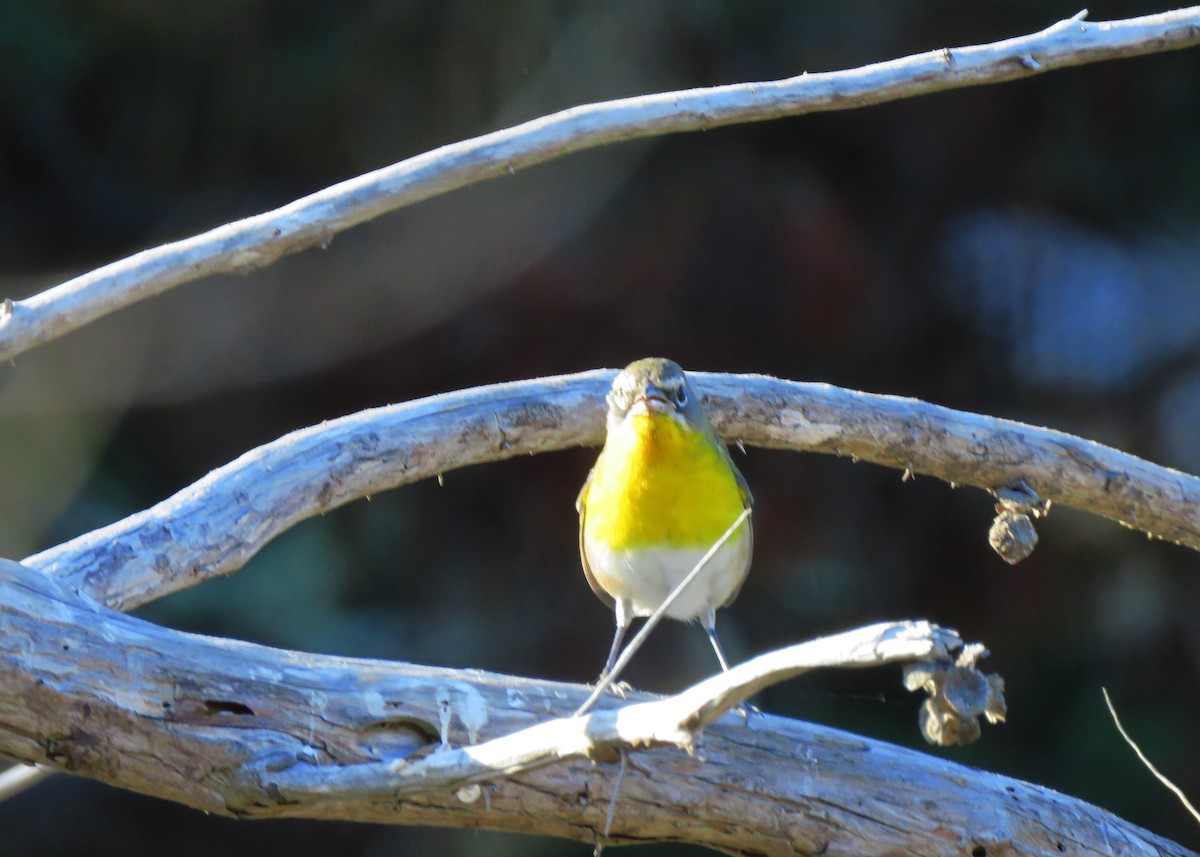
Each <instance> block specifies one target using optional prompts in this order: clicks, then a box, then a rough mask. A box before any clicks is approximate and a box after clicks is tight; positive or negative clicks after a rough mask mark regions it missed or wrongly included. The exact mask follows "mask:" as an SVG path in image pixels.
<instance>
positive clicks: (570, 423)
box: [25, 370, 1200, 610]
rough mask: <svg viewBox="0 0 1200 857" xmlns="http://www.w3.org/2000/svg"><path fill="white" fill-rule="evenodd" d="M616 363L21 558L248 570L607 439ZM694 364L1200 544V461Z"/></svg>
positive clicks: (396, 418) (301, 451) (316, 435)
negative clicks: (276, 551) (341, 526)
mask: <svg viewBox="0 0 1200 857" xmlns="http://www.w3.org/2000/svg"><path fill="white" fill-rule="evenodd" d="M614 374H615V372H614V371H613V370H595V371H591V372H583V373H580V374H577V375H563V376H558V377H554V378H541V379H536V380H533V381H520V382H513V383H508V384H496V385H493V386H488V387H476V388H472V389H469V390H463V391H459V392H455V393H446V394H443V395H440V396H432V397H430V398H427V399H419V400H416V401H413V402H408V403H405V404H401V405H391V406H388V407H384V408H377V409H373V410H368V411H362V412H360V413H357V414H353V415H351V416H348V417H343V418H342V419H338V420H333V421H330V422H327V423H322V424H321V425H319V426H314V427H312V428H308V429H303V430H301V431H297V432H293V433H292V434H289V435H285V436H284V437H282V438H280V439H278V440H276V441H273V442H272V443H268V444H266V445H265V446H261V447H258V448H257V449H254V450H251V451H250V452H247V453H246V454H245V455H243V456H241V457H240V458H238V459H236V460H234V461H233V462H231V463H229V464H227V465H225V466H224V467H222V468H220V469H218V470H215V471H213V472H212V473H210V474H209V475H208V476H206V477H204V478H203V479H201V480H200V481H199V482H196V483H195V484H193V485H191V486H190V487H188V488H185V489H183V490H182V491H180V492H179V493H177V494H175V495H174V496H173V497H170V498H168V499H166V500H164V501H163V502H161V503H159V504H157V505H156V506H153V507H151V508H150V509H147V510H145V511H143V512H139V513H137V514H135V515H131V516H129V517H128V518H125V519H124V520H122V521H118V522H116V523H114V524H111V525H109V526H107V527H103V528H102V529H99V530H95V531H93V532H91V533H87V534H85V535H82V536H79V537H78V538H75V539H72V540H71V541H68V542H65V543H63V544H61V545H58V546H57V547H54V548H50V549H49V550H46V551H43V552H42V553H39V554H36V555H34V556H31V557H29V558H28V559H26V560H25V563H26V564H27V565H29V566H32V567H34V568H38V569H41V570H43V571H47V572H50V573H53V574H55V575H57V576H58V577H59V578H60V579H61V580H62V581H63V582H64V583H66V584H67V585H69V586H71V587H72V588H73V589H75V590H76V591H78V592H81V593H82V594H84V595H86V596H88V597H90V598H93V599H95V600H97V601H100V602H102V603H104V604H107V605H108V606H110V607H114V608H117V609H122V610H124V609H129V608H131V607H134V606H136V605H138V604H143V603H145V602H146V601H150V600H153V599H154V598H157V597H159V596H160V595H164V594H166V593H168V592H173V591H175V590H177V589H182V588H186V587H188V586H192V585H194V584H196V583H199V582H200V581H202V580H205V579H207V578H208V577H211V576H214V575H218V574H228V573H230V572H232V571H236V570H237V569H239V568H241V567H242V565H244V564H245V563H246V562H247V561H248V560H249V559H250V558H251V557H252V556H254V554H255V553H257V552H258V551H259V550H260V549H261V548H262V547H263V545H265V544H266V543H267V542H269V541H270V540H271V539H272V538H274V537H275V536H277V535H279V533H281V532H283V531H284V530H286V529H288V528H289V527H291V526H292V525H294V524H296V523H298V522H299V521H302V520H304V519H305V518H308V517H311V516H313V515H317V514H321V513H324V512H326V511H328V510H330V509H333V508H335V507H337V506H340V505H343V504H345V503H348V502H350V501H351V500H355V499H358V498H360V497H365V496H368V495H371V494H375V493H378V492H380V491H383V490H386V489H388V488H395V487H398V486H400V485H405V484H407V483H409V482H415V481H417V480H419V479H425V478H428V477H430V476H436V475H437V474H439V473H442V472H444V471H447V470H452V469H454V468H456V467H463V466H466V465H468V464H480V463H482V462H485V461H496V460H500V459H505V458H511V457H513V456H516V455H526V454H532V453H537V452H548V451H551V450H557V449H564V448H567V447H572V446H578V445H584V446H587V445H597V444H599V443H600V442H601V441H602V440H603V436H604V413H605V405H604V396H605V393H606V392H607V390H608V387H609V385H610V384H611V382H612V378H613V376H614ZM689 374H690V376H691V378H692V380H693V382H694V383H695V384H696V386H697V387H698V388H699V390H700V392H701V393H702V395H703V396H704V398H705V405H706V408H707V410H708V411H709V413H710V415H711V417H712V419H713V423H714V425H715V426H716V427H717V429H718V430H719V431H720V432H721V433H722V434H723V435H724V436H725V437H726V438H728V439H730V440H734V439H737V440H741V441H743V442H745V443H747V444H750V445H754V446H762V447H768V448H773V449H792V450H797V451H807V452H824V453H832V454H836V455H843V456H850V457H853V458H855V459H861V460H863V461H871V462H874V463H876V464H882V465H886V466H889V467H895V468H897V469H902V470H905V471H909V472H914V473H922V474H928V475H931V476H936V477H938V478H940V479H944V480H946V481H948V482H951V483H953V484H960V485H974V486H976V487H978V488H983V489H985V490H989V491H992V490H996V489H999V488H1004V487H1006V486H1011V485H1020V484H1022V483H1024V484H1025V485H1026V486H1029V487H1030V488H1032V489H1033V490H1034V491H1036V493H1037V495H1038V496H1039V497H1040V498H1041V499H1042V500H1049V501H1052V502H1054V503H1059V504H1062V505H1064V506H1072V507H1074V508H1077V509H1083V510H1085V511H1089V512H1093V513H1095V514H1097V515H1103V516H1104V517H1107V518H1111V519H1112V520H1115V521H1119V522H1120V523H1122V524H1125V525H1126V526H1128V527H1131V528H1134V529H1138V530H1141V531H1142V532H1145V533H1147V534H1148V535H1151V536H1154V537H1156V538H1161V539H1166V540H1168V541H1172V542H1176V543H1179V544H1182V545H1185V546H1187V547H1190V548H1192V549H1193V550H1200V479H1198V478H1197V477H1195V476H1191V475H1189V474H1186V473H1182V472H1180V471H1177V470H1172V469H1170V468H1167V467H1161V466H1159V465H1156V464H1151V463H1150V462H1148V461H1145V460H1143V459H1141V458H1138V457H1136V456H1133V455H1129V454H1127V453H1124V452H1120V451H1118V450H1115V449H1111V448H1109V447H1106V446H1102V445H1101V444H1098V443H1095V442H1093V441H1089V440H1084V439H1082V438H1078V437H1075V436H1073V435H1069V434H1064V433H1063V432H1057V431H1052V430H1050V429H1044V428H1036V427H1034V426H1029V425H1024V424H1022V423H1018V422H1013V421H1010V420H1003V419H997V418H994V417H986V416H981V415H978V414H972V413H967V412H964V411H955V410H952V409H950V408H944V407H940V406H938V405H931V404H928V403H926V402H921V401H918V400H916V399H906V398H901V397H898V396H881V395H876V394H871V393H860V392H855V391H852V390H846V389H842V388H840V387H833V386H830V385H828V384H814V383H802V382H798V381H782V380H779V379H776V378H767V377H764V376H761V375H723V374H710V373H705V372H693V373H689ZM585 475H586V474H584V473H580V474H579V479H580V482H581V483H582V481H583V478H584V476H585ZM563 502H564V503H567V502H569V500H567V499H564V501H563Z"/></svg>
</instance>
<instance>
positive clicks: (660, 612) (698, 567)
mask: <svg viewBox="0 0 1200 857" xmlns="http://www.w3.org/2000/svg"><path fill="white" fill-rule="evenodd" d="M749 517H750V508H749V507H747V508H745V509H743V510H742V513H741V514H740V515H738V516H737V519H736V520H735V521H734V522H733V523H732V524H730V525H729V527H728V528H727V529H726V530H725V532H724V533H722V534H721V538H719V539H717V540H716V541H715V542H713V545H712V547H710V548H709V549H708V551H706V552H705V554H704V556H702V557H700V561H699V562H698V563H696V564H695V565H694V566H692V570H691V571H689V572H688V573H687V576H686V577H684V579H683V580H681V581H679V583H678V585H676V587H675V588H674V589H672V590H671V592H670V594H669V595H667V597H666V598H664V599H663V602H662V604H659V605H658V609H657V610H655V611H654V612H653V613H651V614H650V617H649V618H648V619H647V620H646V623H645V624H644V625H642V627H641V629H640V630H639V631H638V632H637V634H635V635H634V638H633V639H632V640H630V641H629V644H628V645H627V646H625V648H624V649H623V650H622V652H621V656H620V657H619V658H617V662H616V663H615V664H613V668H612V669H611V670H609V673H608V675H606V676H605V677H604V678H603V679H602V680H601V681H599V682H597V684H596V687H595V689H594V690H593V691H592V695H591V696H589V697H588V698H587V702H585V703H584V704H583V705H581V706H579V710H578V711H576V712H575V716H576V717H580V716H582V715H584V714H586V713H587V712H588V711H589V710H590V709H591V707H592V706H593V705H595V704H596V700H597V699H599V698H600V696H601V695H602V694H603V693H604V691H606V690H607V689H608V688H609V687H610V686H611V685H612V684H613V682H615V681H616V680H617V677H618V676H620V674H621V671H622V670H624V669H625V667H627V666H628V665H629V662H630V661H631V660H633V656H634V655H635V654H637V650H638V649H640V648H641V647H642V644H643V643H645V642H646V638H647V637H649V636H650V632H651V631H653V630H654V628H655V627H656V626H657V625H658V623H659V622H661V621H662V620H663V617H664V616H666V614H667V611H668V610H669V609H670V608H671V605H672V604H674V603H675V602H676V601H678V600H679V596H681V595H682V594H683V592H684V590H686V589H687V588H688V587H689V586H691V585H692V581H693V580H695V579H696V577H697V576H698V575H699V574H700V572H701V571H703V570H704V567H705V566H707V565H708V564H709V562H711V561H712V558H713V557H714V556H716V554H717V551H719V550H720V549H721V548H722V547H723V546H724V544H725V543H726V542H727V541H729V539H730V538H732V536H733V534H734V533H735V532H737V528H738V527H740V526H741V525H742V522H743V521H745V520H746V519H747V518H749Z"/></svg>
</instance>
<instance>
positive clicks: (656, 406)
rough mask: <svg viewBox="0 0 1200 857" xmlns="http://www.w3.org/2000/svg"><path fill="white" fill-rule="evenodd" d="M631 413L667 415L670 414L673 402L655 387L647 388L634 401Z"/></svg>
mask: <svg viewBox="0 0 1200 857" xmlns="http://www.w3.org/2000/svg"><path fill="white" fill-rule="evenodd" d="M629 410H630V411H639V410H640V411H643V412H645V413H648V414H667V413H670V412H671V410H672V408H671V400H670V399H668V398H667V394H666V393H664V392H663V391H662V390H660V389H658V388H657V387H654V386H647V387H646V389H645V390H643V391H642V392H641V393H639V394H638V397H637V398H636V399H634V400H633V407H631V408H630V409H629Z"/></svg>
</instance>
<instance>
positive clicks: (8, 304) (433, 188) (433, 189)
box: [0, 6, 1200, 360]
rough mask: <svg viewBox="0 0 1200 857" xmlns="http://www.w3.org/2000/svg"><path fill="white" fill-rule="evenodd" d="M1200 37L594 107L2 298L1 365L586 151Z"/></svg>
mask: <svg viewBox="0 0 1200 857" xmlns="http://www.w3.org/2000/svg"><path fill="white" fill-rule="evenodd" d="M1198 42H1200V7H1195V6H1193V7H1190V8H1187V9H1179V10H1176V11H1172V12H1164V13H1162V14H1158V15H1148V16H1145V17H1141V18H1130V19H1128V20H1122V21H1110V22H1095V23H1089V22H1086V21H1084V20H1082V14H1081V15H1077V16H1076V17H1074V18H1071V19H1069V20H1065V21H1060V22H1059V23H1057V24H1055V25H1053V26H1051V27H1048V28H1046V29H1045V30H1042V31H1041V32H1039V33H1034V34H1032V35H1028V36H1021V37H1018V38H1013V39H1006V40H1004V41H1000V42H993V43H991V44H986V45H977V46H973V47H963V48H953V49H951V48H946V49H943V50H936V51H928V52H926V53H923V54H915V55H913V56H909V57H905V58H903V59H897V60H891V61H888V62H880V63H874V64H872V65H867V66H863V67H862V68H857V69H851V70H847V71H838V72H828V73H820V74H808V73H804V74H801V75H799V76H797V77H792V78H788V79H786V80H780V81H771V82H762V83H743V84H735V85H729V86H717V87H710V88H703V89H689V90H683V91H679V92H666V93H661V94H658V95H645V96H638V97H635V98H623V99H618V100H616V101H606V102H601V103H598V104H589V105H584V106H580V107H574V108H571V109H569V110H564V111H562V112H560V113H554V114H551V115H549V116H545V117H542V118H539V119H534V120H532V121H530V122H525V123H523V124H521V125H517V126H515V127H513V128H508V129H505V130H501V131H495V132H492V133H490V134H485V135H483V136H481V137H476V138H474V139H471V140H466V141H462V142H458V143H454V144H451V145H448V146H443V147H441V148H439V149H434V150H432V151H430V152H426V153H424V154H422V155H417V156H416V157H413V158H409V159H407V160H404V161H401V162H399V163H397V164H394V165H392V166H389V167H385V168H383V169H380V170H376V171H374V172H371V173H367V174H365V175H362V176H359V177H357V178H353V179H350V180H348V181H345V182H341V183H340V184H336V185H333V186H332V187H329V188H326V189H325V190H322V191H319V192H317V193H314V194H312V195H310V196H306V197H303V198H302V199H298V200H296V201H295V202H292V203H290V204H288V205H286V206H284V207H282V208H279V209H276V210H274V211H270V212H266V213H265V214H260V215H257V216H255V217H250V218H247V219H245V220H239V221H237V222H234V223H230V224H226V225H224V226H220V227H218V228H216V229H213V230H211V231H209V232H206V233H203V234H202V235H197V236H195V237H192V238H188V239H185V240H182V241H176V242H173V243H171V244H165V245H163V246H161V247H157V248H154V249H151V250H146V251H143V252H141V253H138V254H136V255H134V256H130V257H129V258H127V259H123V260H121V261H118V262H114V263H112V264H109V265H106V266H104V267H102V268H99V269H97V270H95V271H92V272H90V273H88V274H84V275H82V276H80V277H77V278H75V279H73V280H69V281H67V282H65V283H62V284H61V285H58V286H55V287H54V288H52V289H49V290H47V291H45V292H42V293H40V294H37V295H34V296H32V297H30V298H28V299H25V300H20V301H5V303H4V304H3V305H2V306H0V360H7V359H10V358H12V357H14V356H16V355H17V354H20V353H21V352H23V351H27V350H28V349H30V348H33V347H34V346H37V345H40V344H42V343H44V342H48V341H49V340H51V339H54V338H56V337H59V336H62V335H63V334H65V333H68V332H69V331H72V330H74V329H76V328H78V327H81V326H83V325H85V324H87V323H89V322H91V321H94V320H95V319H97V318H100V317H101V316H103V315H106V314H108V313H110V312H114V311H115V310H118V309H121V308H122V307H125V306H128V305H130V304H132V303H135V302H137V301H140V300H143V299H145V298H148V297H152V296H154V295H157V294H161V293H162V292H164V291H166V290H168V289H171V288H174V287H175V286H178V285H181V284H183V283H187V282H191V281H192V280H198V279H200V278H202V277H207V276H210V275H213V274H221V273H232V272H244V271H248V270H252V269H254V268H260V267H263V266H266V265H268V264H270V263H271V262H274V261H275V260H276V259H278V258H280V257H282V256H285V255H287V254H289V253H295V252H297V251H300V250H304V249H307V248H309V247H312V246H314V245H325V244H327V243H328V242H329V240H330V239H331V238H332V237H333V236H334V235H336V234H337V233H339V232H341V231H343V230H345V229H349V228H350V227H352V226H356V225H358V224H360V223H363V222H365V221H367V220H371V219H372V218H375V217H378V216H379V215H381V214H384V213H386V212H389V211H394V210H396V209H398V208H402V207H404V206H407V205H412V204H414V203H417V202H421V201H422V200H425V199H428V198H430V197H433V196H437V195H439V194H442V193H447V192H449V191H452V190H455V189H457V188H460V187H463V186H465V185H468V184H473V183H476V182H480V181H484V180H487V179H491V178H496V177H498V176H503V175H507V174H509V173H511V172H513V171H515V170H517V169H523V168H525V167H529V166H533V165H535V164H539V163H542V162H544V161H549V160H552V159H554V158H558V157H562V156H563V155H567V154H570V153H572V152H578V151H582V150H584V149H589V148H593V147H596V146H601V145H605V144H608V143H616V142H620V141H623V140H631V139H636V138H640V137H652V136H659V135H664V134H673V133H679V132H683V131H699V130H705V129H708V128H715V127H719V126H722V125H731V124H735V123H740V122H757V121H762V120H767V119H776V118H780V117H784V116H800V115H803V114H806V113H814V112H818V111H825V110H844V109H848V108H854V107H862V106H865V105H869V104H879V103H883V102H888V101H895V100H898V99H901V98H910V97H912V96H916V95H925V94H928V93H932V92H940V91H943V90H949V89H956V88H961V87H965V86H975V85H980V84H986V83H1001V82H1005V81H1009V80H1015V79H1019V78H1025V77H1029V76H1031V75H1035V74H1040V73H1042V72H1046V71H1050V70H1052V69H1057V68H1063V67H1067V66H1074V65H1081V64H1084V63H1091V62H1098V61H1101V60H1111V59H1118V58H1122V57H1132V56H1141V55H1145V54H1151V53H1157V52H1160V51H1167V50H1175V49H1178V48H1185V47H1189V46H1191V45H1194V44H1197V43H1198Z"/></svg>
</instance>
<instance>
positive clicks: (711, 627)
mask: <svg viewBox="0 0 1200 857" xmlns="http://www.w3.org/2000/svg"><path fill="white" fill-rule="evenodd" d="M700 624H701V625H703V626H704V633H706V634H708V639H709V641H710V642H711V643H712V647H713V651H714V652H716V653H717V660H718V661H720V662H721V672H726V673H727V672H729V661H727V660H725V653H724V652H723V651H721V641H720V640H719V639H717V611H716V609H715V608H712V607H709V608H708V609H707V610H705V611H704V615H703V616H701V617H700Z"/></svg>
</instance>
